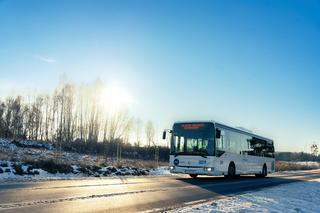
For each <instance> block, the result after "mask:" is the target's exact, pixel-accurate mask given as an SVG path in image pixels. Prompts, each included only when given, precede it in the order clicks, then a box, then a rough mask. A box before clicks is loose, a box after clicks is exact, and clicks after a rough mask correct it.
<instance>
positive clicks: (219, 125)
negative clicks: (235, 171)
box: [174, 120, 273, 143]
mask: <svg viewBox="0 0 320 213" xmlns="http://www.w3.org/2000/svg"><path fill="white" fill-rule="evenodd" d="M182 123H212V124H214V125H215V126H217V127H222V128H226V129H230V130H233V131H236V132H239V133H244V134H247V135H250V136H253V137H256V138H259V139H262V140H266V141H267V142H272V143H273V140H272V139H269V138H266V137H263V136H260V135H257V134H255V133H253V132H250V131H246V130H244V129H240V128H236V127H231V126H228V125H225V124H222V123H218V122H215V121H213V120H193V121H177V122H175V123H174V124H182Z"/></svg>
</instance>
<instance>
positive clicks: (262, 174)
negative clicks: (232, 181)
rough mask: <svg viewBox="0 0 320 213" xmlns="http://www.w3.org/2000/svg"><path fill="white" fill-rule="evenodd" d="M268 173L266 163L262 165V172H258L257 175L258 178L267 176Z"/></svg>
mask: <svg viewBox="0 0 320 213" xmlns="http://www.w3.org/2000/svg"><path fill="white" fill-rule="evenodd" d="M267 174H268V170H267V166H266V164H264V165H263V167H262V173H261V174H256V177H258V178H262V177H266V176H267Z"/></svg>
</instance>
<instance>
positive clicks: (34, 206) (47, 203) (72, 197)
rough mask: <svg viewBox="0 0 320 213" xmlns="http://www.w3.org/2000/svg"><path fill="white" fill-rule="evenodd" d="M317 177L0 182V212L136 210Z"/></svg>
mask: <svg viewBox="0 0 320 213" xmlns="http://www.w3.org/2000/svg"><path fill="white" fill-rule="evenodd" d="M315 178H320V170H312V171H306V172H296V173H282V174H273V175H269V176H268V177H267V178H265V179H263V178H255V177H253V176H247V177H241V178H238V179H235V180H226V179H224V178H222V177H203V178H199V179H191V178H189V177H187V176H185V177H184V176H183V177H177V176H169V177H136V178H135V177H121V178H104V179H98V178H97V179H89V180H60V181H41V182H20V183H19V182H18V183H0V211H1V212H138V211H151V212H153V211H155V212H156V211H158V212H162V211H165V210H167V209H173V208H176V207H181V206H183V205H191V204H195V203H200V202H204V201H208V200H214V199H219V198H222V197H224V196H232V195H233V194H241V193H244V192H246V191H248V190H258V189H261V188H263V187H271V186H276V185H279V184H284V183H290V182H297V181H307V180H312V179H315Z"/></svg>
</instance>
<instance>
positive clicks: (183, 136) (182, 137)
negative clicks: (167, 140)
mask: <svg viewBox="0 0 320 213" xmlns="http://www.w3.org/2000/svg"><path fill="white" fill-rule="evenodd" d="M213 133H214V125H213V124H212V123H178V124H175V125H174V126H173V132H172V140H171V152H170V154H172V155H200V156H203V157H206V156H208V155H213V153H214V152H213V151H214V150H213V147H214V146H213V138H214V137H213Z"/></svg>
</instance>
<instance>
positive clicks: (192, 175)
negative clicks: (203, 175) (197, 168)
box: [189, 174, 198, 179]
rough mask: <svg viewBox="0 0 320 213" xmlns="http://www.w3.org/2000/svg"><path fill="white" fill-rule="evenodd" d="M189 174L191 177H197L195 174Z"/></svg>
mask: <svg viewBox="0 0 320 213" xmlns="http://www.w3.org/2000/svg"><path fill="white" fill-rule="evenodd" d="M189 175H190V177H192V178H193V179H196V178H197V177H198V175H196V174H189Z"/></svg>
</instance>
